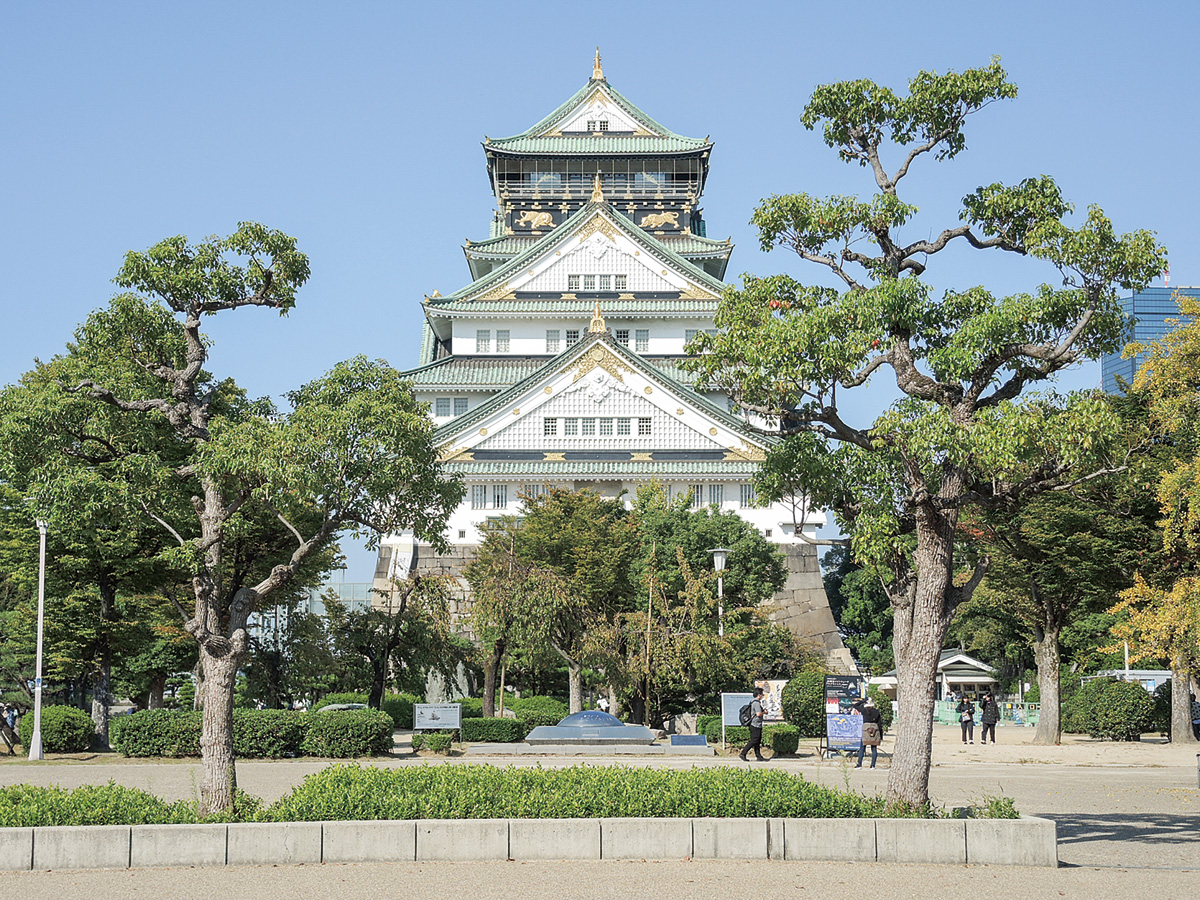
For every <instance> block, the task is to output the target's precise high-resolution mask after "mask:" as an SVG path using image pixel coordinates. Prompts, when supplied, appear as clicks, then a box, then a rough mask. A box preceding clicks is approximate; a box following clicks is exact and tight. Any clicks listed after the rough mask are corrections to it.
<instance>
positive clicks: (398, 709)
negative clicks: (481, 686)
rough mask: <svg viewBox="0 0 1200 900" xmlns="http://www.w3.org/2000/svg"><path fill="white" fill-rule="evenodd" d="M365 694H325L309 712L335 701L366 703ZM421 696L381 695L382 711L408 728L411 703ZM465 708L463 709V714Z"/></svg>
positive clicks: (397, 726)
mask: <svg viewBox="0 0 1200 900" xmlns="http://www.w3.org/2000/svg"><path fill="white" fill-rule="evenodd" d="M366 702H367V695H366V694H354V693H343V694H326V695H325V696H324V697H322V698H321V699H320V700H318V701H317V702H316V703H314V704H313V706H312V709H311V710H310V711H311V712H316V711H317V710H318V709H323V708H324V707H326V706H332V705H334V704H335V703H366ZM420 702H421V698H420V697H418V696H416V695H415V694H384V695H383V704H382V705H383V711H384V712H385V713H387V714H388V715H389V716H391V717H392V723H393V724H394V725H395V727H396V728H404V729H409V728H412V727H413V704H414V703H420ZM466 714H467V713H466V710H465V709H464V710H463V715H464V716H465V715H466Z"/></svg>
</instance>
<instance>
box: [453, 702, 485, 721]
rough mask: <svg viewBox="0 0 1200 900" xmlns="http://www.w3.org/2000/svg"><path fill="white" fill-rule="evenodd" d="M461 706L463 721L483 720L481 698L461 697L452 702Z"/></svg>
mask: <svg viewBox="0 0 1200 900" xmlns="http://www.w3.org/2000/svg"><path fill="white" fill-rule="evenodd" d="M453 702H455V703H461V704H462V717H463V718H464V719H482V718H483V698H482V697H463V698H461V699H459V700H455V701H453Z"/></svg>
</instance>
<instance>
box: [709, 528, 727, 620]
mask: <svg viewBox="0 0 1200 900" xmlns="http://www.w3.org/2000/svg"><path fill="white" fill-rule="evenodd" d="M708 552H709V553H711V554H712V555H713V569H715V570H716V573H717V634H718V635H719V636H721V637H724V636H725V576H724V575H722V574H721V573H722V572H724V571H725V560H726V559H728V558H729V550H728V548H726V547H714V548H713V549H712V550H709V551H708Z"/></svg>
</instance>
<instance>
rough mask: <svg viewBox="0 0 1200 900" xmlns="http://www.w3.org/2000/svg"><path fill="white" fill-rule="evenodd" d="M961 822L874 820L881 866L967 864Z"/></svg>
mask: <svg viewBox="0 0 1200 900" xmlns="http://www.w3.org/2000/svg"><path fill="white" fill-rule="evenodd" d="M965 824H966V823H965V822H964V820H962V819H876V820H875V839H876V842H877V846H878V859H879V861H880V862H902V863H949V864H954V865H961V864H963V863H965V862H966V861H967V829H966V827H965Z"/></svg>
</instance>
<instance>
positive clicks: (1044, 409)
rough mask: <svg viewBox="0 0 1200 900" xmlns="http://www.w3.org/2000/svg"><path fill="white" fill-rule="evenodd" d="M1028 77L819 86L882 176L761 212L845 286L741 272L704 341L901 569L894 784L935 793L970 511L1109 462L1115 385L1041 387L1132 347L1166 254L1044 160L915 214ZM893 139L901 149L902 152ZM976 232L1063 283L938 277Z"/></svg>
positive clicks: (864, 554) (895, 797) (843, 516)
mask: <svg viewBox="0 0 1200 900" xmlns="http://www.w3.org/2000/svg"><path fill="white" fill-rule="evenodd" d="M1016 93H1017V89H1016V86H1015V85H1013V84H1012V83H1010V82H1009V81H1008V77H1007V75H1006V73H1005V72H1004V70H1003V69H1002V68H1001V66H1000V64H999V62H998V61H993V62H992V64H991V65H989V66H986V67H984V68H980V69H968V70H965V71H963V72H948V73H946V74H937V73H933V72H921V73H919V74H918V75H917V76H916V77H915V78H913V79H912V81H911V82H910V83H909V89H908V93H907V95H902V94H900V93H898V92H895V91H892V90H891V89H889V88H887V87H885V86H882V85H877V84H874V83H872V82H870V81H866V80H859V81H848V82H841V83H837V84H830V85H823V86H820V87H818V88H817V89H816V90H815V91H814V93H813V95H812V98H811V99H810V101H809V103H808V105H807V106H806V107H805V110H804V113H803V115H802V117H801V121H802V122H803V123H804V125H805V126H806V127H808V128H818V127H819V128H820V129H821V130H822V134H823V137H824V140H825V143H826V144H827V145H828V146H830V147H831V148H833V149H835V150H836V151H837V153H838V155H839V157H840V158H841V159H843V160H844V161H846V162H852V163H856V164H858V166H860V167H861V168H862V169H863V170H864V171H865V172H866V173H867V174H868V176H869V178H870V180H871V181H872V182H873V185H872V189H873V191H874V193H873V194H872V195H871V196H869V197H868V198H865V199H863V198H859V197H855V196H849V195H838V196H831V197H824V198H822V197H814V196H811V195H809V194H803V193H801V194H791V195H786V196H774V197H771V198H768V199H767V200H765V201H764V202H763V203H762V204H761V205H760V206H759V207H758V209H757V210H756V211H755V213H754V216H753V222H754V224H755V225H756V226H757V227H758V229H759V235H760V239H761V243H762V246H763V248H764V249H767V250H769V249H771V248H773V247H777V246H778V247H786V248H788V249H791V250H793V251H794V252H795V253H796V254H797V255H798V256H799V257H800V258H801V259H802V260H804V261H806V262H808V263H811V264H813V265H814V266H816V267H817V271H822V272H824V273H825V275H826V276H828V277H829V278H831V279H832V280H833V282H834V283H836V284H837V287H825V286H812V285H806V284H804V283H802V282H800V281H799V280H797V279H795V278H793V277H790V276H788V275H776V276H770V277H761V278H760V277H752V276H747V277H746V278H745V279H744V284H743V287H742V288H741V289H740V290H739V289H733V288H731V289H729V290H728V291H727V292H726V294H725V296H724V298H723V300H722V303H721V306H720V308H719V310H718V313H717V316H716V324H717V326H718V333H717V334H714V335H707V334H705V335H700V336H699V337H698V338H697V339H696V341H694V342H693V345H692V349H693V350H694V351H697V353H696V355H695V356H694V357H693V359H692V360H691V361H690V365H691V366H692V368H693V369H694V370H695V371H696V372H697V374H698V375H699V376H700V380H701V382H702V383H704V384H706V385H707V386H709V387H716V388H720V389H723V390H727V391H729V392H730V393H731V395H732V397H733V398H734V400H735V402H736V403H738V404H739V405H740V406H741V408H742V409H743V410H746V411H747V412H751V413H756V414H758V415H760V416H763V417H766V418H767V419H768V420H770V421H771V422H775V423H779V426H780V428H781V429H782V431H783V432H784V433H785V434H788V435H796V436H799V435H801V434H802V433H803V437H802V438H801V437H793V438H791V439H790V440H788V441H785V442H784V447H785V448H788V447H789V445H790V446H791V447H793V448H798V452H796V453H795V454H794V456H795V459H796V460H797V465H798V466H800V467H801V468H800V469H799V470H798V471H799V478H798V479H797V480H798V481H799V482H801V483H803V484H804V488H805V489H804V494H805V495H806V496H808V497H810V498H812V500H813V502H814V504H815V505H818V506H831V507H833V508H834V510H835V512H836V513H837V514H838V516H839V522H840V524H841V527H842V529H843V531H844V532H845V533H847V534H849V535H850V536H851V538H852V541H853V549H854V555H855V557H856V558H857V559H858V560H859V561H860V562H862V563H863V564H864V565H870V566H874V567H875V568H877V569H878V570H880V571H883V572H887V573H888V580H887V584H886V589H887V592H888V597H889V600H890V601H891V604H892V608H893V612H894V618H893V623H894V637H893V648H894V651H895V656H896V667H897V677H898V683H899V684H898V690H899V703H900V718H901V720H902V721H904V722H905V723H906V724H905V727H904V728H903V729H902V730H900V731H899V732H898V734H897V743H896V755H895V759H894V763H893V766H892V769H891V771H890V774H889V778H888V788H887V798H888V801H889V803H891V804H910V805H914V806H920V805H922V804H924V803H926V802H927V801H928V796H929V792H928V784H929V765H930V752H931V741H932V734H933V731H932V705H933V697H934V683H935V672H936V666H937V661H938V656H939V653H940V651H941V649H942V644H943V640H944V638H945V634H946V630H947V628H948V627H949V624H950V621H951V618H952V616H953V613H954V609H955V608H956V607H957V606H958V605H959V604H960V603H962V602H964V601H965V600H967V599H968V598H969V597H970V596H971V593H972V592H973V591H974V589H975V588H976V587H977V586H978V584H979V582H980V581H981V579H982V578H983V575H984V573H985V571H986V568H987V560H986V557H982V556H980V557H977V558H975V559H974V560H972V559H969V558H964V557H963V556H962V554H960V553H958V552H957V551H958V547H957V546H956V542H957V537H958V520H959V516H960V514H961V513H962V511H963V510H964V509H965V508H968V507H972V506H985V507H990V506H1008V505H1012V504H1015V503H1019V502H1021V501H1022V500H1023V499H1024V498H1027V497H1030V496H1033V495H1035V494H1037V493H1039V492H1043V491H1045V490H1048V489H1049V488H1051V487H1056V486H1061V485H1063V484H1064V483H1070V482H1072V481H1074V480H1079V479H1083V478H1086V477H1087V476H1089V475H1091V474H1093V473H1095V472H1096V471H1098V470H1102V469H1105V468H1108V467H1110V466H1111V465H1112V463H1111V461H1110V458H1109V454H1110V452H1111V451H1112V449H1113V448H1112V446H1111V445H1112V443H1113V435H1115V433H1116V432H1117V430H1118V429H1117V423H1116V421H1115V416H1114V415H1113V414H1112V412H1111V410H1110V408H1109V406H1108V404H1107V403H1105V402H1104V401H1103V400H1102V399H1101V398H1099V397H1096V396H1091V395H1088V394H1079V395H1071V396H1069V397H1066V398H1059V397H1056V396H1054V395H1035V394H1031V393H1029V392H1028V389H1029V388H1030V387H1031V386H1032V385H1035V384H1037V383H1038V382H1041V381H1043V380H1045V379H1048V378H1049V377H1050V376H1052V375H1053V374H1054V373H1055V372H1058V371H1060V370H1062V369H1063V368H1065V367H1067V366H1070V365H1072V364H1073V363H1075V362H1077V361H1078V360H1080V359H1083V358H1088V357H1096V356H1098V355H1100V354H1102V353H1105V352H1108V351H1111V350H1113V349H1115V348H1116V347H1118V346H1119V343H1120V341H1121V338H1122V337H1123V335H1124V331H1125V328H1126V323H1125V319H1124V317H1123V315H1122V314H1121V310H1120V306H1119V303H1118V299H1117V290H1118V289H1126V290H1128V289H1139V288H1141V287H1143V286H1144V285H1146V284H1148V283H1149V281H1150V280H1151V279H1152V278H1153V277H1154V276H1155V275H1157V274H1158V273H1159V272H1161V271H1162V266H1163V263H1164V261H1165V251H1163V250H1162V248H1161V247H1159V246H1158V245H1157V244H1156V243H1155V241H1154V238H1153V236H1152V235H1151V234H1150V233H1149V232H1145V231H1139V232H1134V233H1132V234H1126V235H1121V234H1118V233H1117V232H1116V231H1115V230H1114V229H1113V226H1112V223H1111V222H1110V221H1109V220H1108V218H1107V217H1105V215H1104V213H1103V212H1102V211H1101V210H1100V209H1099V208H1098V207H1095V206H1093V207H1090V208H1089V209H1088V212H1087V215H1086V216H1085V217H1084V218H1083V220H1082V221H1081V222H1079V223H1078V224H1077V225H1071V224H1068V221H1067V219H1068V217H1069V216H1070V214H1071V213H1072V211H1073V208H1072V206H1071V204H1070V203H1068V202H1067V200H1066V199H1065V198H1064V197H1063V196H1062V193H1061V191H1060V190H1059V188H1058V186H1057V185H1056V184H1055V182H1054V180H1053V179H1052V178H1050V177H1048V176H1037V177H1031V178H1027V179H1025V180H1024V181H1021V182H1020V183H1018V184H1016V185H1004V184H999V183H997V184H990V185H986V186H982V187H979V188H977V189H976V190H975V191H973V192H971V193H970V194H968V195H967V196H966V197H964V198H963V202H962V211H961V213H960V222H959V223H956V224H953V225H950V226H948V227H945V228H943V229H941V230H938V229H934V230H933V231H931V232H928V233H929V235H930V236H929V237H928V238H921V239H918V240H909V239H906V238H905V237H904V236H903V234H904V231H905V228H906V226H908V227H909V228H910V229H911V225H910V223H911V222H912V220H913V217H914V216H915V215H916V212H917V208H916V206H915V205H913V204H912V203H911V202H909V201H906V200H903V199H901V197H900V194H899V186H900V184H901V182H902V181H903V180H904V178H905V177H906V176H907V175H908V174H909V171H910V168H911V167H912V166H913V165H914V164H916V163H918V162H919V161H921V160H922V159H924V158H928V157H930V156H932V157H933V158H934V159H939V160H948V159H952V158H954V157H955V156H957V155H958V154H959V153H960V152H962V151H963V150H964V149H965V148H966V132H965V126H966V122H967V119H968V117H969V116H971V115H972V114H974V113H975V112H978V111H979V110H981V109H983V108H984V107H986V106H988V105H990V104H992V103H994V102H996V101H999V100H1003V99H1010V98H1013V97H1015V96H1016ZM893 148H895V150H896V152H897V155H898V158H899V161H898V162H891V163H889V162H888V161H887V157H888V154H889V153H890V152H892V149H893ZM920 231H921V232H922V233H926V229H925V228H923V227H922V228H921V229H920ZM962 245H966V246H969V247H972V248H975V249H977V250H979V251H1003V252H1004V253H1006V254H1012V255H1013V256H1019V257H1028V258H1030V259H1032V260H1034V261H1036V263H1037V264H1039V265H1040V266H1045V267H1047V268H1049V269H1050V270H1052V271H1055V272H1057V275H1058V278H1059V279H1060V281H1061V285H1060V286H1057V287H1056V286H1051V285H1049V284H1041V285H1040V286H1037V287H1035V288H1033V289H1032V290H1031V291H1029V292H1025V293H1017V294H1012V295H1007V296H1000V295H997V294H995V293H993V292H992V291H990V290H988V289H987V288H985V287H982V286H981V287H972V288H967V289H965V290H956V289H950V290H946V291H944V292H943V293H942V295H941V297H940V298H939V297H937V296H935V292H934V289H933V287H932V286H931V284H930V283H929V281H928V277H929V272H928V268H929V266H930V263H931V261H932V260H934V259H936V258H937V255H938V254H939V253H941V252H942V251H943V250H945V249H946V248H948V247H951V246H962ZM883 371H887V372H888V373H889V374H890V375H891V376H893V377H894V378H895V382H896V387H897V389H898V390H899V393H900V394H901V398H900V399H899V400H898V401H896V402H895V403H893V404H892V405H891V407H890V408H889V409H887V410H886V411H885V412H884V413H883V414H882V415H880V416H879V417H878V418H877V419H876V420H875V421H874V422H871V423H867V424H865V425H863V424H855V423H854V422H852V421H851V420H850V419H849V418H848V416H847V415H846V414H845V413H844V410H843V407H842V406H841V403H842V401H843V399H844V398H845V397H846V396H847V395H849V396H854V389H855V388H859V387H861V386H862V385H864V384H866V383H867V381H868V380H869V379H870V378H871V377H872V376H873V375H875V374H876V373H880V372H883ZM777 452H789V450H787V449H783V450H781V451H777ZM972 563H973V565H972Z"/></svg>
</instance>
